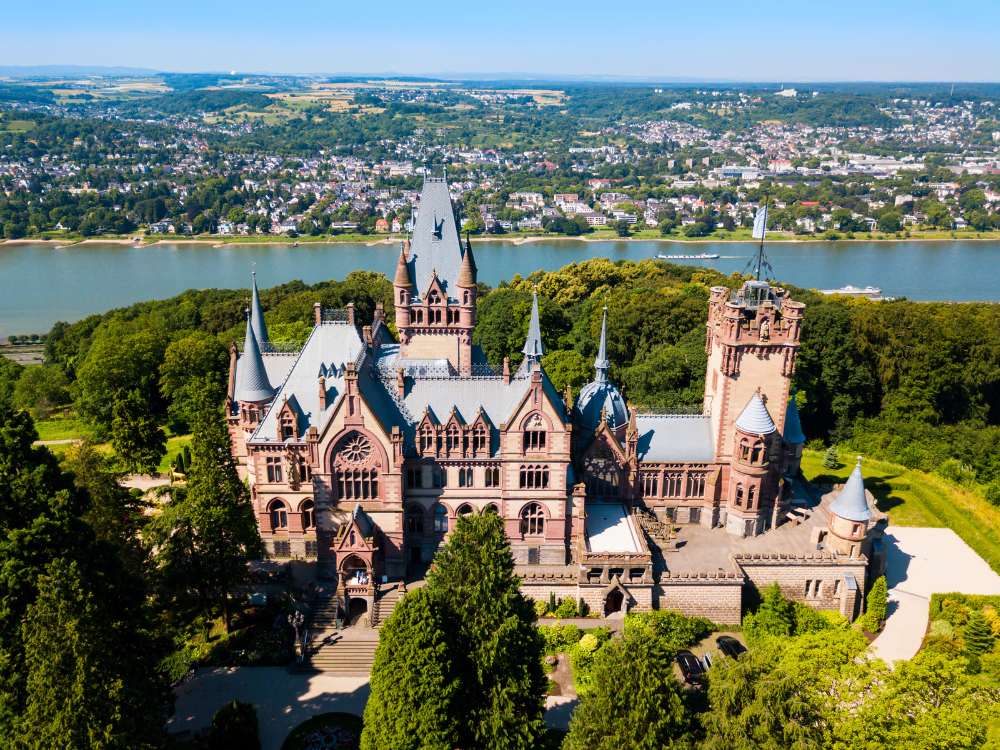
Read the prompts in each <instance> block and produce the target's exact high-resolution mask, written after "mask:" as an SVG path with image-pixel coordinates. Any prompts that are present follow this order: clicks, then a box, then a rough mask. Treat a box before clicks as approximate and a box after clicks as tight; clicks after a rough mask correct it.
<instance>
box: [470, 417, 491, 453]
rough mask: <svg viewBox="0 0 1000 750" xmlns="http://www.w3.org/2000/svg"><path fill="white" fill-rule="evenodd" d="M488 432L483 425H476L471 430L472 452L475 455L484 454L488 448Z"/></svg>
mask: <svg viewBox="0 0 1000 750" xmlns="http://www.w3.org/2000/svg"><path fill="white" fill-rule="evenodd" d="M488 440H489V432H488V431H487V430H486V427H485V425H481V424H479V425H476V426H475V427H474V428H473V430H472V452H473V453H475V454H477V455H478V454H480V453H485V452H486V451H487V449H488V447H489V443H488V442H487V441H488Z"/></svg>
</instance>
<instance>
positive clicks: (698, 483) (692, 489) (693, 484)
mask: <svg viewBox="0 0 1000 750" xmlns="http://www.w3.org/2000/svg"><path fill="white" fill-rule="evenodd" d="M684 496H685V497H704V496H705V474H704V473H699V472H690V473H688V478H687V492H686V493H685V495H684Z"/></svg>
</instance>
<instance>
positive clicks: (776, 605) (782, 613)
mask: <svg viewBox="0 0 1000 750" xmlns="http://www.w3.org/2000/svg"><path fill="white" fill-rule="evenodd" d="M743 631H744V632H745V633H746V637H747V640H749V641H755V640H758V639H760V637H761V636H768V635H770V636H789V635H792V634H793V633H794V631H795V607H794V605H793V604H792V603H791V602H790V601H788V599H786V598H785V597H784V596H783V595H782V593H781V589H780V587H779V586H778V584H777V583H773V584H771V585H770V586H768V587H767V588H766V589H764V595H763V597H762V598H761V603H760V607H758V608H757V611H756V612H752V613H751V614H748V615H747V616H746V617H744V618H743Z"/></svg>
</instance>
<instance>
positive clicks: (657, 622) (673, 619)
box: [625, 609, 716, 651]
mask: <svg viewBox="0 0 1000 750" xmlns="http://www.w3.org/2000/svg"><path fill="white" fill-rule="evenodd" d="M714 630H716V627H715V624H714V623H712V621H711V620H706V619H705V618H704V617H685V616H684V615H682V614H681V613H680V612H674V611H672V610H669V609H659V610H654V611H652V612H634V613H631V614H628V615H626V616H625V633H626V634H629V633H636V632H639V631H644V632H646V633H648V634H649V635H650V636H652V637H654V638H656V639H658V640H660V641H661V642H662V643H663V644H664V645H665V646H666V647H667V648H669V649H671V650H673V651H679V650H680V649H682V648H687V647H688V646H691V645H693V644H695V643H697V642H698V641H700V640H701V639H702V638H704V637H705V636H707V635H708V634H709V633H711V632H712V631H714Z"/></svg>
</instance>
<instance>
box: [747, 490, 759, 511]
mask: <svg viewBox="0 0 1000 750" xmlns="http://www.w3.org/2000/svg"><path fill="white" fill-rule="evenodd" d="M756 494H757V488H756V487H754V486H753V485H750V488H749V489H748V490H747V508H749V509H751V510H752V509H753V501H754V495H756Z"/></svg>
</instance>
